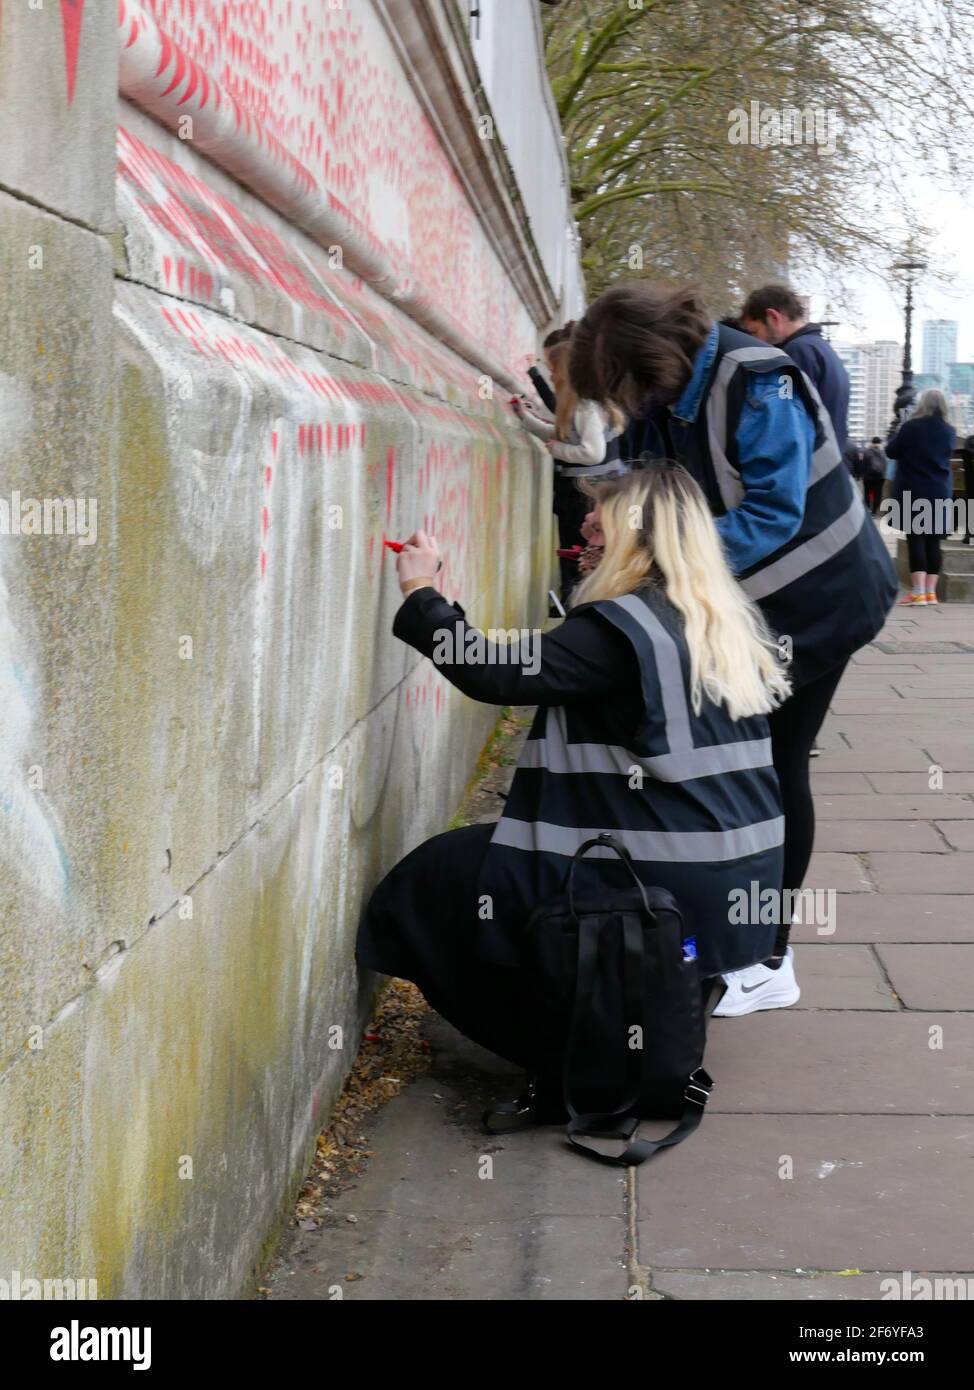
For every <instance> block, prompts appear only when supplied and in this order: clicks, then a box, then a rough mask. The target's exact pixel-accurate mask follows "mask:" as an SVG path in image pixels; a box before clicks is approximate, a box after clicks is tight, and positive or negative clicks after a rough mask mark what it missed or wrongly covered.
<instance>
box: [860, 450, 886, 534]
mask: <svg viewBox="0 0 974 1390" xmlns="http://www.w3.org/2000/svg"><path fill="white" fill-rule="evenodd" d="M887 462H888V460H887V458H886V454H885V451H884V449H883V441H882V440H881V439H880V437H879V435H878V434H874V435H873V437H872V439H871V440H870V442H869V443H868V444H867V445H866V447H865V449H864V450H863V454H862V486H863V493H864V496H865V501H866V506H867V507H868V508H869V511H870V513H871V514H872V515H873V516H875V515H876V513H877V512H878V511H879V504H880V502H882V500H883V483H885V481H886V465H887Z"/></svg>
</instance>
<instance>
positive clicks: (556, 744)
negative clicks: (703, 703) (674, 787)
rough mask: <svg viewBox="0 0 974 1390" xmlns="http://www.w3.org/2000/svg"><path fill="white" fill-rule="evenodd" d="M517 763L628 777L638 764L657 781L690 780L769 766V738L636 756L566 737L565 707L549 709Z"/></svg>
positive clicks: (610, 746)
mask: <svg viewBox="0 0 974 1390" xmlns="http://www.w3.org/2000/svg"><path fill="white" fill-rule="evenodd" d="M518 766H520V767H529V768H535V769H538V768H540V769H542V770H543V771H545V772H551V773H555V774H556V775H559V776H561V775H573V774H580V775H585V774H586V773H618V774H619V775H620V776H623V777H631V776H632V773H633V771H634V770H635V769H637V768H638V769H640V770H641V771H642V772H643V773H645V774H646V776H647V777H652V778H654V779H655V780H656V781H657V782H692V781H693V780H694V779H695V778H697V777H716V776H718V775H719V774H720V773H721V772H743V771H744V770H745V769H747V768H752V767H771V766H772V757H771V740H770V739H769V738H755V739H742V740H741V742H740V743H714V744H710V745H709V746H708V747H706V748H688V749H686V750H684V751H683V752H680V753H660V754H657V755H656V756H655V757H652V758H640V757H638V756H637V755H636V754H635V753H632V752H630V751H629V749H628V748H623V747H622V746H621V745H620V744H613V743H569V741H568V729H567V724H566V719H565V711H564V709H563V708H561V707H560V706H559V707H558V708H554V707H552V708H550V709H549V710H548V717H547V723H546V726H545V737H544V738H533V739H530V740H529V741H528V742H527V743H526V744H525V745H524V753H523V756H522V758H521V760H520V763H519V764H518Z"/></svg>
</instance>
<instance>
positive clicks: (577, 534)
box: [512, 338, 626, 599]
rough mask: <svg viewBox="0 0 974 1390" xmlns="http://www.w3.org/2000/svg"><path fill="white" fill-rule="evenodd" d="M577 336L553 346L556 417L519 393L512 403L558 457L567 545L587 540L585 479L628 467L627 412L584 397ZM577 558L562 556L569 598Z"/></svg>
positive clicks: (559, 507)
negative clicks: (576, 368) (575, 370)
mask: <svg viewBox="0 0 974 1390" xmlns="http://www.w3.org/2000/svg"><path fill="white" fill-rule="evenodd" d="M570 343H571V339H570V338H566V339H562V340H561V341H560V342H557V343H555V344H553V345H552V346H551V347H549V348H548V349H547V352H546V360H547V362H548V365H549V367H550V368H551V379H552V382H553V384H554V388H555V418H554V421H553V422H550V421H547V420H539V419H538V417H537V416H536V415H534V414H532V412H531V411H530V410H529V409H528V407H527V406H526V405H525V404H524V402H523V401H521V400H520V399H519V398H518V397H515V399H514V401H513V402H512V404H513V407H514V411H515V413H516V414H517V416H518V419H519V420H520V421H521V424H522V425H523V427H524V428H525V429H526V430H527V431H528V432H529V433H530V434H533V435H534V436H535V437H536V438H538V439H541V440H543V441H544V442H545V444H546V446H547V449H548V452H549V453H550V454H551V456H552V458H553V459H554V461H555V479H554V510H555V516H556V517H557V518H558V540H559V544H560V546H561V548H562V549H563V550H571V549H572V547H573V546H576V545H584V543H585V542H584V538H583V536H582V534H581V525H582V522H583V521H584V520H585V516H586V513H587V512H588V510H589V502H588V499H587V498H586V497H585V496H583V494H582V493H581V492H580V491H579V488H578V483H579V481H580V480H581V479H583V478H609V477H614V476H616V475H617V474H619V473H624V472H625V471H626V468H625V464H623V463H622V461H621V460H620V458H619V435H620V434H621V433H622V430H623V427H624V424H625V417H624V416H623V414H622V412H621V411H620V410H619V409H618V407H616V406H611V405H610V406H609V407H608V408H607V409H606V410H603V409H601V407H599V406H597V405H596V404H595V403H594V401H586V400H579V398H578V395H577V393H576V392H575V390H574V388H573V387H572V384H571V381H570V379H569V376H568V353H569V350H570ZM577 577H578V575H577V566H576V564H575V562H574V561H573V560H570V559H566V558H564V557H563V558H562V560H561V593H562V598H563V599H564V598H566V597H567V595H568V593H569V592H570V590H571V588H572V586H573V585H574V583H575V581H576V579H577Z"/></svg>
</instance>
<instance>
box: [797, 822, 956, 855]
mask: <svg viewBox="0 0 974 1390" xmlns="http://www.w3.org/2000/svg"><path fill="white" fill-rule="evenodd" d="M946 823H947V824H948V825H967V824H968V822H967V821H948V822H946ZM949 848H950V847H949V846H948V845H947V844H946V842H945V841H944V838H943V836H942V835H940V834H939V833H938V831H937V829H936V828H935V827H934V826H933V825H931V824H930V823H929V822H928V821H917V820H884V821H872V820H826V821H819V823H818V824H817V825H816V827H815V852H816V854H817V853H819V852H820V851H821V852H825V853H828V852H829V851H830V850H847V851H849V852H850V853H852V854H863V853H864V852H865V851H866V850H869V849H887V850H892V849H907V850H922V851H925V852H927V853H929V854H947V853H949ZM958 848H964V846H958ZM972 848H974V846H972Z"/></svg>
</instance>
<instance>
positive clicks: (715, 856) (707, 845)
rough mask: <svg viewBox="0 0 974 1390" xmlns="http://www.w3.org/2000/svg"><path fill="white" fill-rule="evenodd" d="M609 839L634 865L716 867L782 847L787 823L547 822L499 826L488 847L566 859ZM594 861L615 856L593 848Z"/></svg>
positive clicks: (503, 821)
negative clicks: (667, 826) (732, 826)
mask: <svg viewBox="0 0 974 1390" xmlns="http://www.w3.org/2000/svg"><path fill="white" fill-rule="evenodd" d="M606 833H609V834H611V835H612V836H613V837H614V838H615V839H616V840H618V841H619V843H620V844H621V845H622V846H623V847H624V848H625V849H627V850H628V851H629V853H630V854H631V855H632V857H633V859H637V860H669V861H670V862H671V863H674V864H706V863H711V864H719V863H723V862H726V861H727V860H729V859H746V858H747V857H748V855H751V854H760V853H761V851H762V850H767V849H776V848H777V847H778V846H779V845H781V844H783V843H784V838H785V818H784V816H777V817H775V819H774V820H767V821H759V822H758V823H757V824H755V825H742V826H740V827H739V828H738V829H736V830H625V829H623V828H621V827H620V826H613V827H611V829H610V830H609V831H608V832H606V829H605V827H604V826H603V827H593V826H586V827H584V828H579V827H576V826H571V825H552V824H551V823H550V822H548V821H526V820H509V819H507V818H506V817H504V818H502V819H501V820H499V821H498V822H497V828H496V830H495V831H494V834H493V837H492V839H491V844H494V845H506V846H507V847H508V848H509V849H522V850H526V851H528V852H529V853H532V854H534V853H538V852H540V853H542V854H560V855H564V856H565V857H566V858H570V857H571V856H572V855H573V854H574V853H575V852H576V850H578V849H579V848H580V847H581V846H582V845H583V844H584V843H585V841H586V840H592V839H595V838H596V837H597V836H599V835H604V834H606ZM591 853H592V855H593V856H594V857H595V858H596V859H603V858H604V859H612V858H615V857H616V856H615V855H614V854H613V853H612V851H611V850H609V849H605V850H603V849H600V848H599V847H598V846H596V847H595V848H594V849H593V850H592V851H591Z"/></svg>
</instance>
